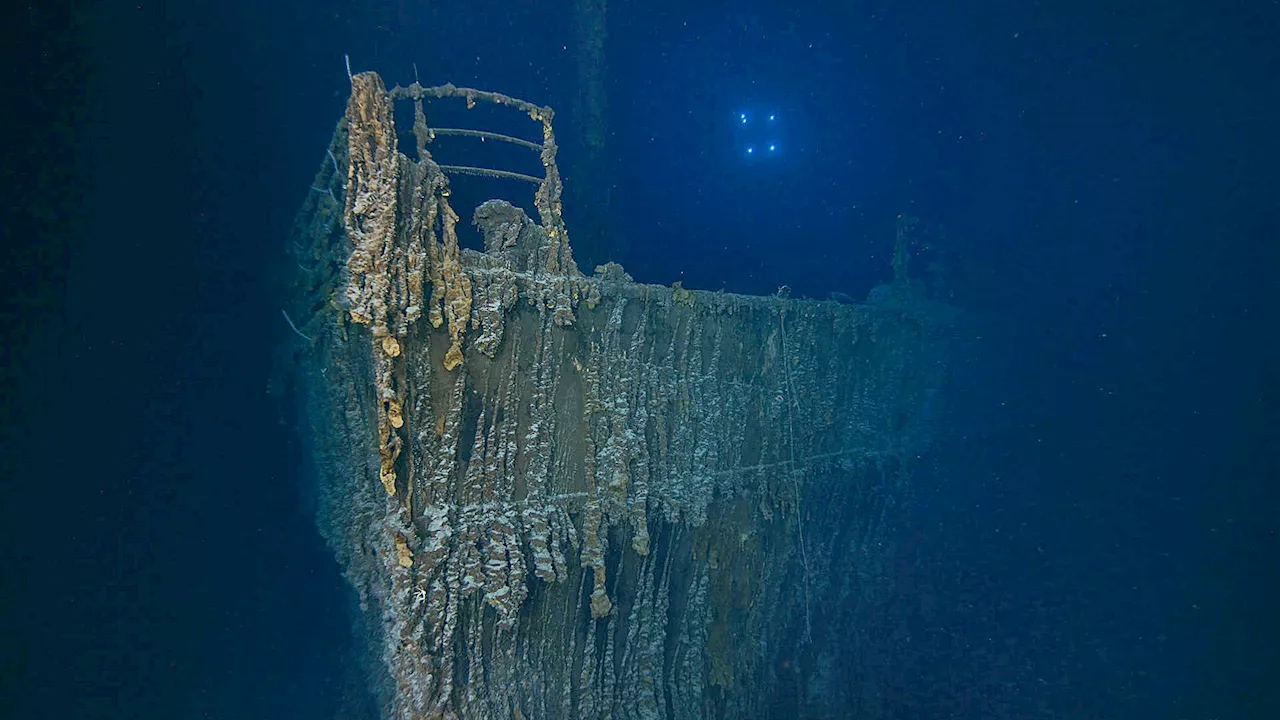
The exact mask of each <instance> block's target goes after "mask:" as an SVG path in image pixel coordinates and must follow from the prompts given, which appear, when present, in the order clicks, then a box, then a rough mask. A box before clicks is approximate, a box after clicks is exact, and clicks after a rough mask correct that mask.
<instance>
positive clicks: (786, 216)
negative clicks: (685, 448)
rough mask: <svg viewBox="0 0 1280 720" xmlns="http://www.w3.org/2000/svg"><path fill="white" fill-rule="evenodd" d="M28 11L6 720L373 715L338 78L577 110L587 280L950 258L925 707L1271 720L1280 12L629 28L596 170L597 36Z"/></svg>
mask: <svg viewBox="0 0 1280 720" xmlns="http://www.w3.org/2000/svg"><path fill="white" fill-rule="evenodd" d="M12 5H13V6H12V7H6V10H5V26H6V27H9V28H16V30H17V32H16V35H17V36H19V37H18V39H17V41H16V42H13V43H11V44H9V45H8V46H6V55H7V57H6V59H5V61H4V62H3V63H0V69H2V74H3V77H4V80H5V90H6V93H5V106H6V110H5V113H6V117H7V119H8V123H6V124H7V125H8V126H9V128H10V129H9V130H7V131H6V137H5V140H6V142H5V145H6V150H5V155H4V159H3V161H0V165H2V166H3V168H4V180H5V187H4V192H5V201H6V202H5V206H4V221H3V224H2V228H3V229H2V232H3V233H4V240H3V249H2V250H0V258H3V263H4V267H3V278H4V289H3V298H4V306H3V308H4V309H3V313H4V314H3V316H2V318H0V319H2V320H3V330H2V331H0V332H3V336H2V339H3V348H4V351H3V367H0V383H3V384H2V385H0V393H2V397H3V415H0V417H2V418H3V440H4V452H3V458H2V460H0V471H3V476H2V477H0V483H3V484H2V486H0V493H3V495H2V496H0V508H2V510H0V512H2V513H3V514H2V515H0V533H2V534H0V539H2V540H3V548H4V552H5V555H4V564H3V570H2V572H0V578H2V579H0V583H2V584H0V590H2V592H0V603H2V604H0V619H2V621H3V626H0V630H2V632H3V637H4V640H3V642H2V643H0V716H4V717H13V718H67V717H81V718H151V717H155V718H186V717H191V718H196V717H212V718H269V717H271V718H274V717H331V716H333V715H334V713H335V709H336V708H338V707H339V706H341V705H342V703H343V698H344V697H350V696H353V695H358V693H359V688H356V687H353V686H352V685H351V683H352V682H353V680H352V677H353V676H352V675H351V672H350V670H349V668H348V667H347V665H348V661H347V657H348V650H349V643H350V641H349V629H348V624H347V617H346V614H345V611H344V607H345V603H346V602H347V598H346V597H345V596H344V594H343V593H344V592H345V590H344V585H343V581H342V579H341V577H340V575H339V570H338V567H337V565H336V563H334V562H333V560H332V559H331V555H330V553H329V552H328V550H326V549H325V548H324V546H323V543H322V541H321V540H320V538H319V537H318V536H317V534H316V532H315V531H314V529H313V524H312V518H311V509H310V507H309V506H308V499H307V496H306V492H305V490H304V487H305V486H304V483H303V482H302V480H301V478H302V476H303V474H304V472H303V471H304V468H303V466H302V463H303V459H302V455H301V452H300V450H299V447H298V445H297V440H296V437H297V435H296V428H295V426H294V424H293V423H294V419H293V418H292V417H291V416H290V415H289V413H288V412H287V410H286V409H285V408H286V407H287V404H285V403H282V402H281V400H280V394H279V393H278V392H277V391H278V390H279V388H278V387H277V386H276V385H274V384H273V383H274V381H275V380H274V379H275V378H276V377H277V376H276V375H275V373H274V369H275V368H276V367H277V366H276V363H277V362H278V361H279V360H280V358H279V355H278V349H277V348H278V346H279V343H280V341H281V339H282V338H283V334H284V333H287V332H288V329H287V327H286V326H284V325H283V324H282V322H281V318H280V313H279V308H280V306H281V300H280V299H281V298H282V297H283V295H284V291H285V278H286V277H287V276H288V273H289V271H290V270H291V268H290V267H289V261H288V257H287V255H286V253H285V238H286V237H287V233H288V229H289V224H290V222H291V221H292V218H293V214H294V212H295V211H296V209H297V207H298V206H299V204H300V203H301V201H302V198H303V196H304V194H305V193H307V192H309V189H308V188H309V185H310V181H311V177H312V175H313V174H314V172H315V170H316V168H317V167H318V166H319V164H320V163H321V161H322V158H323V149H324V147H325V145H326V143H327V142H328V139H329V137H330V134H331V133H332V130H333V127H334V124H335V122H336V121H337V119H338V118H339V116H340V115H341V113H342V112H343V109H344V106H345V99H346V91H347V77H346V70H345V68H344V64H343V56H344V54H349V55H350V58H351V62H352V66H353V69H355V70H357V71H359V70H366V69H368V70H377V71H378V72H380V73H382V74H383V76H384V78H386V79H387V81H388V83H395V82H402V83H408V82H411V81H412V80H413V78H414V64H416V66H417V72H418V73H420V76H421V78H422V80H423V81H424V83H428V84H434V83H439V82H446V81H451V82H454V83H457V84H459V85H471V86H475V87H480V88H485V89H494V90H499V91H502V92H505V93H508V94H511V95H515V96H517V97H522V98H525V99H528V100H531V101H534V102H538V103H544V104H549V105H552V106H554V107H556V108H557V109H558V111H559V115H558V118H557V127H558V128H559V129H560V132H561V133H562V136H563V138H566V141H565V142H564V145H565V150H564V156H563V157H564V161H565V163H566V168H567V170H566V182H567V184H568V186H569V189H568V191H569V192H570V193H573V192H574V188H575V187H579V188H590V192H586V191H582V192H583V195H582V197H586V198H593V197H594V198H597V199H599V198H601V197H607V198H609V205H608V212H607V215H606V217H604V219H603V220H601V219H600V218H593V217H591V212H590V210H589V209H588V208H584V207H582V206H581V204H580V205H579V206H578V207H574V206H573V205H572V204H571V205H570V206H569V207H568V208H567V210H566V213H567V219H568V224H569V229H570V233H571V237H572V236H573V234H574V233H575V227H579V226H581V227H583V228H588V227H603V228H604V229H603V230H600V231H598V232H595V233H594V234H593V233H592V232H591V231H589V230H586V229H584V231H583V233H582V236H583V245H582V247H581V248H580V252H579V263H580V264H581V265H582V266H583V268H584V270H587V271H588V272H589V271H590V269H591V268H592V267H594V265H595V264H596V263H598V262H603V261H605V260H609V259H613V260H617V261H620V262H621V263H622V264H623V265H624V266H625V267H626V268H627V269H628V270H629V271H630V272H631V273H632V274H633V275H634V276H635V277H636V279H637V280H640V281H645V282H655V283H662V284H670V283H672V282H674V281H677V280H679V281H681V282H683V283H684V285H685V286H687V287H695V288H705V289H713V290H714V289H721V288H723V289H726V290H728V291H733V292H745V293H755V294H768V293H772V292H774V291H776V290H777V288H778V287H779V286H781V285H784V284H785V285H788V286H790V287H791V288H792V291H793V294H795V295H800V296H807V297H814V298H826V297H828V296H829V295H830V294H831V293H833V292H834V293H842V294H845V295H848V296H851V297H855V298H860V297H865V295H866V293H867V292H868V291H869V290H870V289H871V288H872V287H873V286H875V285H876V284H879V283H881V282H884V281H885V280H886V279H887V278H888V277H889V275H890V251H891V249H892V241H893V228H894V225H895V222H896V218H897V216H898V215H900V214H908V215H911V216H914V217H918V218H921V219H922V221H924V222H926V223H928V225H929V227H931V228H934V229H935V230H936V232H937V233H938V235H937V237H938V240H937V242H936V243H934V246H932V247H931V250H930V255H931V257H930V258H929V262H930V263H931V265H930V266H931V267H933V268H935V269H936V271H937V278H936V280H937V284H936V288H937V289H938V291H939V292H940V293H943V294H944V295H945V297H946V298H947V299H949V300H950V301H952V302H954V303H956V304H957V305H959V306H961V307H963V308H966V309H967V310H969V311H971V313H972V316H973V317H974V318H975V319H976V321H977V322H976V323H975V325H974V329H973V330H972V332H971V333H970V336H969V337H967V338H966V340H967V341H968V342H967V344H966V345H965V347H964V349H963V351H957V354H956V357H955V358H954V363H953V369H952V373H953V375H954V383H953V388H952V391H951V396H950V398H949V401H948V402H949V415H948V418H949V421H948V423H947V425H946V426H945V427H943V428H942V429H941V437H940V446H939V448H938V451H937V457H936V458H933V459H932V462H931V467H932V470H931V471H930V472H928V473H926V474H925V477H922V478H921V481H920V482H921V485H920V489H919V493H918V496H917V507H916V511H915V512H916V522H917V527H918V530H917V531H916V534H915V536H914V538H913V540H912V544H911V552H912V553H914V557H915V558H916V563H917V571H918V572H917V573H916V575H917V576H918V577H920V578H923V580H922V582H921V588H920V598H921V604H922V610H921V612H920V613H919V616H920V618H921V619H920V620H919V623H918V625H919V626H918V627H917V628H916V632H914V633H912V635H911V638H910V639H909V641H908V644H907V647H906V650H905V652H906V654H907V656H908V657H909V659H910V662H909V663H907V664H906V665H904V668H906V670H904V674H903V675H902V676H901V677H899V678H896V683H895V692H896V696H895V697H896V698H897V699H896V702H897V703H898V706H899V707H909V708H912V712H911V714H910V717H913V718H916V717H918V718H952V717H972V718H1108V719H1110V718H1117V719H1118V718H1133V719H1135V720H1137V719H1146V718H1153V719H1154V718H1188V719H1189V720H1201V719H1204V720H1208V719H1209V718H1222V719H1226V718H1261V719H1266V718H1276V717H1280V690H1278V688H1280V650H1277V648H1278V647H1280V643H1278V641H1280V633H1278V630H1280V620H1278V619H1277V615H1276V613H1275V612H1274V610H1273V608H1274V606H1275V604H1276V598H1277V597H1278V596H1280V574H1278V572H1277V569H1276V568H1277V567H1280V566H1278V565H1277V563H1276V551H1277V549H1280V548H1278V547H1277V546H1278V543H1277V537H1276V532H1277V525H1280V499H1278V498H1280V494H1278V492H1277V484H1276V481H1277V479H1280V442H1278V439H1277V433H1278V429H1280V371H1278V370H1277V368H1278V367H1280V365H1278V364H1277V362H1276V360H1275V358H1276V357H1277V350H1280V344H1278V343H1277V340H1276V328H1277V327H1278V326H1280V325H1278V322H1277V321H1278V320H1280V317H1278V314H1277V304H1276V302H1277V299H1278V298H1277V291H1276V285H1275V283H1274V280H1273V278H1274V277H1275V275H1276V273H1277V271H1280V262H1278V261H1280V250H1277V231H1278V230H1280V213H1278V211H1277V205H1276V198H1277V197H1280V194H1278V192H1277V191H1278V190H1280V184H1278V183H1277V181H1276V173H1275V167H1276V165H1275V160H1276V159H1277V152H1276V151H1277V149H1280V148H1277V140H1276V137H1275V133H1274V125H1275V123H1274V118H1275V116H1276V111H1277V109H1280V108H1278V104H1277V90H1276V86H1275V82H1274V80H1273V78H1274V77H1275V75H1276V72H1277V71H1278V70H1280V62H1278V55H1277V52H1276V50H1274V49H1273V39H1274V37H1275V36H1276V30H1277V29H1278V28H1280V23H1278V22H1277V18H1278V8H1277V7H1276V5H1275V4H1274V3H1270V2H1254V3H1243V2H1240V3H1227V4H1220V5H1216V6H1214V8H1213V9H1212V10H1210V9H1209V8H1208V7H1207V6H1205V5H1204V4H1203V3H1201V4H1194V3H1188V2H1165V3H1138V2H1118V3H1117V2H1111V3H1098V2H1085V3H1081V2H1065V1H1062V2H1058V1H1054V2H1006V1H1004V0H1000V1H998V2H993V3H967V4H966V3H961V4H957V3H945V2H919V1H917V0H909V1H907V2H899V3H887V2H886V3H877V2H814V1H810V0H801V1H799V2H792V3H781V2H777V3H773V2H760V1H759V0H756V1H755V2H737V3H727V2H725V3H720V2H692V3H690V2H674V1H672V0H657V1H655V2H647V3H640V2H636V1H635V0H619V1H616V2H614V3H611V4H610V6H609V14H608V22H609V34H608V39H607V43H606V48H607V59H608V66H607V70H606V72H605V75H604V78H605V79H604V87H605V89H606V91H607V98H608V105H607V112H606V115H605V118H606V120H607V130H606V133H605V139H606V143H605V150H604V157H605V160H606V162H605V163H604V166H605V167H606V168H607V169H608V172H605V173H603V174H601V175H598V176H589V175H586V174H584V172H583V171H582V170H580V169H579V170H575V169H574V168H581V167H583V166H582V165H581V164H580V163H581V160H582V158H583V154H582V148H581V146H580V144H575V143H574V142H572V141H569V140H567V139H568V138H572V137H575V136H577V134H578V133H580V132H582V131H583V126H584V122H583V119H582V117H581V116H580V115H579V116H575V115H574V109H575V102H576V100H575V98H576V93H577V84H576V80H575V78H576V73H577V66H576V64H575V57H576V55H575V53H576V47H577V46H576V41H575V39H574V35H573V24H572V22H571V20H570V17H571V13H570V11H571V9H572V3H569V2H563V1H561V0H554V1H552V2H545V3H544V2H539V3H533V2H506V3H498V2H484V1H479V2H469V3H456V4H453V5H452V6H449V5H447V4H435V3H412V2H406V1H404V0H400V1H398V2H375V3H365V4H348V3H340V2H333V1H332V0H319V1H318V2H300V1H290V2H278V3H269V4H266V5H265V6H264V4H261V3H250V2H242V1H240V0H229V1H227V2H218V3H214V2H185V3H184V2H176V1H175V2H168V3H153V2H148V1H147V0H143V1H142V2H132V3H115V2H104V3H97V4H93V5H92V6H86V5H85V4H77V5H76V6H75V7H71V6H69V5H63V4H60V3H24V4H12ZM770 116H772V119H770ZM744 117H745V118H746V122H743V118H744ZM576 163H577V164H576ZM593 207H594V206H593ZM575 223H578V225H575ZM592 223H596V224H594V225H593V224H592ZM464 242H466V240H465V239H464ZM922 263H923V261H922Z"/></svg>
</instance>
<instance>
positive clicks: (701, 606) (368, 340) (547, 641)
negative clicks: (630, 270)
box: [290, 74, 946, 718]
mask: <svg viewBox="0 0 1280 720" xmlns="http://www.w3.org/2000/svg"><path fill="white" fill-rule="evenodd" d="M451 96H456V97H463V98H465V99H466V100H467V102H468V103H472V102H475V101H476V100H477V99H480V100H491V101H494V102H499V103H500V104H508V105H512V106H514V107H516V108H517V109H519V110H521V111H523V112H526V113H528V114H529V115H530V116H531V117H532V118H533V119H534V120H535V121H537V122H541V123H542V125H543V141H542V143H539V147H540V149H541V150H540V153H541V154H540V157H541V159H542V162H543V166H544V168H545V170H546V174H545V177H544V178H542V179H541V182H540V184H539V186H538V191H537V195H536V197H535V206H536V207H537V210H538V213H539V220H538V221H536V222H535V221H534V220H533V219H531V218H530V217H528V216H527V215H526V214H525V212H524V211H522V210H520V209H518V208H517V207H515V206H513V205H510V204H508V203H506V202H502V201H491V202H488V203H485V204H484V205H482V206H481V207H480V208H477V209H476V211H475V214H474V217H473V221H474V223H475V224H476V226H477V227H479V229H480V230H481V232H482V233H483V235H484V241H485V251H483V252H480V251H475V250H467V249H461V248H459V246H458V241H457V236H456V231H455V227H454V224H455V222H456V219H457V218H456V216H454V214H453V210H452V209H451V208H450V207H449V204H448V199H449V191H448V180H447V176H446V175H445V171H444V170H443V169H442V168H447V167H449V166H441V165H438V164H436V162H435V160H434V159H433V158H432V156H431V153H430V152H429V149H428V148H429V145H430V143H431V142H432V140H433V139H434V135H433V134H432V132H431V130H430V129H429V128H428V126H427V124H426V120H425V114H424V112H423V110H422V103H423V102H424V101H428V100H431V99H435V98H447V97H451ZM396 101H405V102H413V103H414V104H415V106H416V107H415V117H416V119H417V122H415V135H416V136H417V141H416V142H417V149H418V151H417V153H416V157H414V158H410V157H407V156H406V155H405V154H403V153H402V152H400V151H399V150H398V149H397V148H398V146H399V143H398V138H397V134H396V131H395V128H394V123H393V122H392V112H391V107H392V104H393V103H394V102H396ZM550 120H551V113H550V111H549V110H547V109H545V108H537V107H535V106H530V105H527V104H523V103H520V102H519V101H514V100H511V99H509V98H504V97H503V96H495V95H490V94H487V93H477V92H475V91H470V90H465V89H458V88H452V87H450V86H445V87H444V88H421V87H419V86H418V85H416V84H415V85H414V86H412V87H411V88H396V89H394V90H390V91H388V90H386V89H384V88H383V86H382V84H381V81H380V80H378V79H377V77H376V76H375V75H372V74H362V75H357V76H355V77H354V78H353V94H352V100H351V104H350V106H349V109H348V113H347V117H346V118H345V119H344V120H343V122H342V123H341V124H340V125H339V127H338V129H337V131H336V132H335V135H334V141H333V144H332V146H331V147H330V152H329V153H328V154H327V156H326V160H325V163H324V165H323V167H322V169H321V171H320V173H319V174H318V175H317V178H316V182H315V187H314V188H313V189H314V190H315V192H313V193H311V195H310V196H309V198H308V200H307V201H306V203H305V204H304V206H303V208H302V210H301V212H300V214H299V216H298V223H297V227H296V231H295V236H294V243H293V246H294V248H295V250H296V251H297V252H298V259H299V265H300V267H301V271H300V274H299V276H298V283H297V288H296V294H295V298H294V301H293V305H292V307H291V313H290V316H291V317H293V318H297V319H298V326H297V330H298V333H299V334H300V335H302V336H304V337H305V338H306V342H305V343H303V345H304V347H303V348H302V350H301V351H300V352H299V353H298V355H297V357H298V362H299V368H298V374H297V382H296V386H297V387H298V389H299V392H298V397H299V400H300V405H301V409H302V415H303V417H304V419H305V423H304V426H303V431H304V432H303V435H304V440H305V443H306V446H307V448H308V451H309V453H310V455H311V471H312V472H313V474H314V477H315V480H314V481H315V483H316V486H317V488H318V490H319V492H318V496H319V505H318V507H319V511H318V525H319V527H320V529H321V532H322V534H323V535H324V536H325V538H326V539H327V541H328V542H329V544H330V545H331V546H332V548H333V550H334V552H335V553H336V555H337V558H338V560H339V562H340V564H341V566H342V567H343V569H344V571H345V574H346V577H347V579H348V581H349V582H350V584H351V586H352V588H354V590H355V593H356V596H357V598H358V611H357V613H356V614H357V618H356V623H355V625H356V627H357V629H358V633H359V635H360V637H359V642H360V643H362V644H363V647H364V648H365V651H366V652H365V658H366V663H365V670H366V673H367V680H368V685H369V690H370V692H371V693H372V695H373V697H374V698H375V700H376V705H377V707H378V708H379V712H380V713H381V714H382V715H383V716H385V717H388V718H421V717H465V718H473V717H474V718H488V717H494V718H513V717H514V718H579V717H584V718H603V717H618V718H702V717H714V718H748V717H750V718H756V717H771V716H789V717H792V716H799V717H833V716H839V717H868V718H870V717H877V716H878V715H879V714H880V713H881V712H882V710H883V707H884V705H885V702H886V699H885V697H884V694H885V690H884V688H885V683H884V679H885V678H884V675H885V674H886V673H887V672H889V670H890V668H891V667H892V664H893V658H894V653H895V642H894V640H893V639H892V637H891V635H892V632H893V629H892V628H893V622H894V617H895V610H894V607H895V605H894V601H895V598H896V596H897V595H899V594H900V593H901V589H900V587H899V584H898V582H897V578H896V574H895V570H894V568H895V566H896V564H897V563H898V560H897V558H896V557H895V546H896V544H895V533H894V527H895V523H896V522H897V521H898V519H899V518H900V517H901V516H902V511H903V509H904V508H905V507H907V505H908V502H909V499H910V487H911V486H910V482H909V481H910V477H911V472H912V470H913V468H914V466H915V464H916V462H917V459H918V458H919V456H920V455H921V454H922V453H924V452H925V451H926V449H927V446H928V440H929V433H930V427H931V418H932V417H933V415H934V414H935V413H936V407H935V404H936V402H935V400H934V397H935V394H936V391H937V389H938V387H939V386H940V383H941V382H942V379H943V372H942V367H943V365H942V363H941V362H940V359H941V358H942V348H943V338H944V337H945V336H946V327H945V324H944V323H940V322H939V321H938V316H939V313H938V312H936V308H934V309H933V310H928V309H927V308H929V307H930V306H928V305H927V304H925V303H923V302H913V301H911V300H910V298H912V297H915V292H914V290H913V289H912V287H911V286H910V283H908V282H906V281H905V279H900V280H901V282H900V283H899V284H897V285H894V286H888V287H887V288H886V289H885V291H884V293H883V295H882V302H880V303H878V304H874V305H871V304H868V305H853V304H838V303H831V302H814V301H806V300H796V299H791V298H789V297H785V293H782V294H780V295H779V296H776V297H748V296H742V295H734V294H727V293H706V292H695V291H690V290H686V289H684V288H681V287H680V286H679V285H678V284H677V285H676V286H675V287H663V286H656V285H645V284H638V283H635V282H634V281H633V280H632V279H631V278H630V277H629V276H627V275H626V274H625V273H624V272H623V271H622V269H621V268H620V267H618V266H616V265H609V266H604V267H602V268H599V269H597V272H596V273H595V275H594V276H591V277H587V276H584V275H583V274H581V273H580V272H579V271H578V269H577V267H576V265H575V264H574V263H573V260H572V254H571V252H570V249H569V245H568V235H567V233H566V232H565V228H564V224H563V221H562V220H561V219H560V207H559V192H560V188H559V176H558V172H557V171H556V169H555V143H554V135H553V133H552V132H551V125H550Z"/></svg>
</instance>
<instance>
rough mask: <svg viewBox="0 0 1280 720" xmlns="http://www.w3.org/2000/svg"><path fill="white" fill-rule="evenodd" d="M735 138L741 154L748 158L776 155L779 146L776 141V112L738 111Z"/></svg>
mask: <svg viewBox="0 0 1280 720" xmlns="http://www.w3.org/2000/svg"><path fill="white" fill-rule="evenodd" d="M737 124H738V130H739V132H738V133H737V138H738V144H739V148H740V150H741V152H742V154H743V156H745V157H748V158H754V157H762V156H770V155H777V154H778V149H779V147H781V145H780V143H779V141H778V137H777V136H778V134H779V133H778V130H779V128H778V114H777V113H767V114H761V115H760V116H759V117H758V118H755V117H753V115H752V114H751V113H748V112H740V113H738V123H737Z"/></svg>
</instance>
